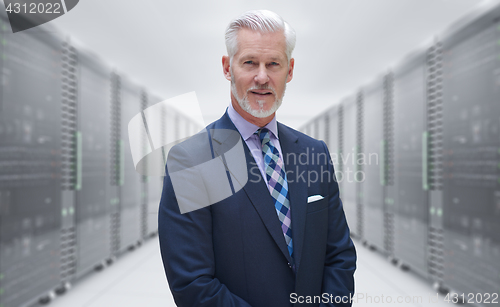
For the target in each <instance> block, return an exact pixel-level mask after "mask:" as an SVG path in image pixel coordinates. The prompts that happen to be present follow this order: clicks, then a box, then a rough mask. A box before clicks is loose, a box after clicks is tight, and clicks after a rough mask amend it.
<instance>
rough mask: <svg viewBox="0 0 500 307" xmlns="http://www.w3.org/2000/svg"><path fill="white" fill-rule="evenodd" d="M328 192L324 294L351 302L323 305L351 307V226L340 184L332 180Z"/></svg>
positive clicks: (353, 264)
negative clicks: (345, 212)
mask: <svg viewBox="0 0 500 307" xmlns="http://www.w3.org/2000/svg"><path fill="white" fill-rule="evenodd" d="M322 143H323V146H324V147H325V151H326V153H327V155H328V157H330V153H329V151H328V148H327V147H326V145H325V143H324V142H322ZM330 162H331V161H330ZM328 168H329V173H330V174H331V175H332V176H333V174H334V169H333V164H332V163H328ZM332 178H333V177H332ZM328 190H329V191H328V195H329V200H328V201H329V208H328V238H327V246H326V258H325V269H324V273H323V286H322V293H329V294H333V296H334V297H335V296H338V297H339V299H341V298H342V297H346V298H345V301H347V303H340V304H336V303H328V304H323V303H322V304H321V305H320V306H321V307H326V306H351V303H350V302H349V299H350V297H351V296H352V295H354V271H355V270H356V250H355V248H354V244H353V242H352V240H351V238H350V233H349V227H348V226H347V221H346V218H345V214H344V210H343V208H342V201H341V200H340V197H339V187H338V184H337V182H335V181H333V180H332V181H331V182H330V183H329V187H328Z"/></svg>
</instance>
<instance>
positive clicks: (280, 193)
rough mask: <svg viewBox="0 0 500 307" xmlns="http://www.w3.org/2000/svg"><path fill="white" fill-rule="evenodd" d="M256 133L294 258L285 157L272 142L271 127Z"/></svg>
mask: <svg viewBox="0 0 500 307" xmlns="http://www.w3.org/2000/svg"><path fill="white" fill-rule="evenodd" d="M256 133H258V134H259V137H260V141H261V143H262V154H263V156H264V167H265V171H266V178H267V186H268V188H269V192H270V193H271V196H272V197H273V199H274V207H275V208H276V213H277V214H278V218H279V220H280V222H281V230H282V231H283V234H284V236H285V242H286V245H287V247H288V252H289V253H290V257H292V258H293V243H292V220H291V214H290V196H289V194H288V183H287V181H286V172H285V170H284V164H283V159H281V157H280V154H279V152H278V149H277V148H276V147H274V145H273V144H272V143H271V139H270V132H269V129H267V128H262V129H259V130H257V132H256Z"/></svg>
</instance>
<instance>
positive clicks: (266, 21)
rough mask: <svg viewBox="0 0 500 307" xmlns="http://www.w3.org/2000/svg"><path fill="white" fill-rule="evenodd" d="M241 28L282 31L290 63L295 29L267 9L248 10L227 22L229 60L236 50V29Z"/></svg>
mask: <svg viewBox="0 0 500 307" xmlns="http://www.w3.org/2000/svg"><path fill="white" fill-rule="evenodd" d="M242 28H245V29H250V30H252V31H259V32H260V33H274V32H279V31H283V33H284V34H285V42H286V51H285V52H286V57H287V59H288V62H289V63H290V59H291V58H292V51H293V48H295V39H296V37H295V31H294V30H293V29H292V27H290V25H289V24H288V23H287V22H286V21H284V20H283V18H281V16H280V15H278V14H276V13H274V12H271V11H267V10H258V11H248V12H246V13H243V14H242V15H241V16H239V17H238V18H236V19H234V20H232V21H231V22H230V23H229V25H228V26H227V29H226V48H227V55H228V56H229V58H230V60H231V62H232V60H233V56H234V55H235V54H236V52H238V31H239V30H240V29H242Z"/></svg>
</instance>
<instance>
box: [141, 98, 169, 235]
mask: <svg viewBox="0 0 500 307" xmlns="http://www.w3.org/2000/svg"><path fill="white" fill-rule="evenodd" d="M148 97H149V101H151V103H150V104H149V105H155V104H157V103H159V102H161V101H163V100H162V99H160V98H157V97H154V96H151V95H149V96H148ZM160 112H161V114H160V116H161V119H162V120H161V134H160V138H161V140H162V142H161V144H167V134H168V131H167V112H168V111H167V108H166V107H162V108H161V111H160ZM163 152H165V151H163ZM163 161H164V162H165V161H166V157H165V154H163ZM145 180H146V186H147V189H148V198H147V202H146V204H147V205H146V220H147V230H146V233H145V236H153V235H155V234H156V233H157V231H158V207H159V204H160V198H161V193H162V190H163V177H160V176H147V177H146V178H145Z"/></svg>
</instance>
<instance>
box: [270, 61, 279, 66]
mask: <svg viewBox="0 0 500 307" xmlns="http://www.w3.org/2000/svg"><path fill="white" fill-rule="evenodd" d="M270 65H271V66H277V65H280V64H279V63H278V62H271V63H270Z"/></svg>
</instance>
